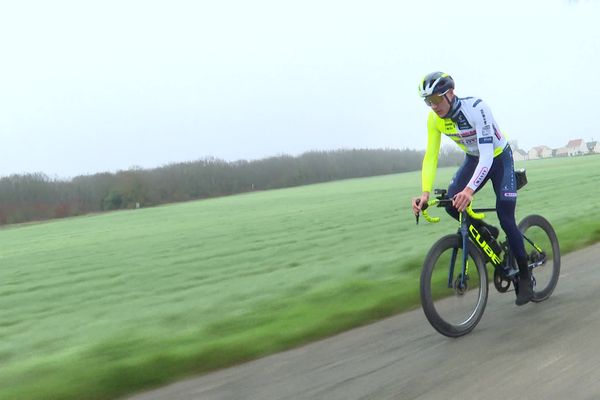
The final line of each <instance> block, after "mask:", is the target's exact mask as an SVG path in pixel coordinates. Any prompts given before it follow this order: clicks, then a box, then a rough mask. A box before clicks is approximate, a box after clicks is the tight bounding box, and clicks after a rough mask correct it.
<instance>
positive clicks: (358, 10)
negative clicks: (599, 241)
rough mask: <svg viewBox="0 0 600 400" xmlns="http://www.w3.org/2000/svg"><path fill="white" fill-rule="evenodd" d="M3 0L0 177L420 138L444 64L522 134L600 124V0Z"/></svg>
mask: <svg viewBox="0 0 600 400" xmlns="http://www.w3.org/2000/svg"><path fill="white" fill-rule="evenodd" d="M0 4H1V6H0V49H1V53H0V54H1V58H0V135H1V136H0V137H1V138H2V144H3V146H2V148H1V153H0V154H1V157H0V175H1V176H5V175H9V174H13V173H25V172H38V171H39V172H44V173H46V174H48V175H50V176H52V177H60V178H69V177H73V176H76V175H80V174H91V173H96V172H101V171H116V170H119V169H127V168H129V167H132V166H141V167H143V168H151V167H157V166H160V165H164V164H168V163H173V162H182V161H193V160H197V159H199V158H204V157H207V156H213V157H217V158H222V159H225V160H237V159H256V158H262V157H267V156H272V155H279V154H283V153H285V154H292V155H297V154H300V153H302V152H304V151H308V150H332V149H340V148H405V147H408V148H415V149H424V148H425V144H426V129H425V128H426V116H427V113H428V109H427V107H426V106H425V104H424V103H423V101H422V100H421V99H420V98H419V97H418V93H417V85H418V82H419V80H420V79H421V78H422V77H423V76H424V75H425V74H427V73H428V72H431V71H436V70H441V71H445V72H448V73H450V74H451V75H452V76H453V77H454V79H455V81H456V93H457V94H458V95H459V96H477V97H480V98H483V99H484V100H485V101H486V102H487V103H488V105H489V106H490V107H491V109H492V112H493V113H494V115H495V117H496V120H497V121H498V123H499V125H500V128H501V130H503V131H504V132H505V133H507V134H508V136H509V138H510V139H512V140H517V141H518V143H519V145H520V147H522V148H525V149H526V150H527V149H529V148H530V147H532V146H535V145H539V144H545V145H548V146H550V147H560V146H564V145H565V144H566V142H567V141H568V140H569V139H573V138H583V139H585V140H590V139H592V138H594V139H600V127H599V126H598V125H596V124H595V123H594V121H595V119H596V118H597V116H598V109H599V108H600V101H598V99H596V96H598V95H599V92H600V91H599V88H600V72H599V71H600V24H598V22H597V21H598V18H599V17H600V1H598V0H587V1H586V0H580V1H575V2H574V1H568V0H528V1H526V0H503V1H493V2H486V1H481V0H479V1H476V0H473V1H470V0H454V1H447V0H429V1H426V0H420V1H399V0H381V1H379V0H370V1H366V0H365V1H349V0H339V1H338V0H301V1H300V0H299V1H286V0H272V1H268V0H252V1H250V0H196V1H192V0H189V1H183V0H169V1H166V0H165V1H149V0H144V1H133V0H129V1H128V0H118V1H114V0H103V1H80V0H77V1H67V0H54V1H31V0H20V1H8V0H0ZM445 143H449V142H445Z"/></svg>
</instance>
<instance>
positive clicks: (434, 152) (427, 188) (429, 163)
mask: <svg viewBox="0 0 600 400" xmlns="http://www.w3.org/2000/svg"><path fill="white" fill-rule="evenodd" d="M441 137H442V134H441V132H440V130H439V129H438V128H437V126H436V124H435V115H434V113H433V111H432V112H430V113H429V118H428V119H427V149H426V150H425V157H423V168H422V169H421V182H422V188H423V193H430V192H431V189H432V187H433V181H434V180H435V173H436V170H437V163H438V154H439V153H440V141H441Z"/></svg>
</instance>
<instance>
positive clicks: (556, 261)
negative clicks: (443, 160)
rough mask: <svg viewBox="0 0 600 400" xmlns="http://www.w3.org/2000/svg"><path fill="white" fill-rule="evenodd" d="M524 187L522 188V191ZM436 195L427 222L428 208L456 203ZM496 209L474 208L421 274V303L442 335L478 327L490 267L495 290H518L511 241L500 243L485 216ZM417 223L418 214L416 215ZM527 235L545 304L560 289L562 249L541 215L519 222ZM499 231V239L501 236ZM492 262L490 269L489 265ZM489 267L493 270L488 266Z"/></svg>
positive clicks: (536, 292)
mask: <svg viewBox="0 0 600 400" xmlns="http://www.w3.org/2000/svg"><path fill="white" fill-rule="evenodd" d="M516 174H517V181H518V182H525V183H526V182H527V178H526V176H525V171H524V170H520V171H517V172H516ZM525 183H522V184H521V185H518V188H520V187H521V186H524V184H525ZM434 193H435V194H436V195H437V197H436V199H434V200H433V201H430V202H428V204H425V205H424V206H423V207H422V208H421V211H422V214H423V217H424V218H425V219H426V220H427V221H428V222H433V223H435V222H439V218H437V217H431V216H430V215H429V213H428V211H427V210H428V208H429V209H430V208H431V207H433V206H437V207H446V206H448V205H451V204H452V199H451V198H448V196H447V194H446V193H447V192H446V190H443V189H436V190H435V192H434ZM491 211H496V209H495V208H483V209H472V208H471V205H469V207H468V208H467V209H466V210H465V211H463V212H461V213H460V218H459V222H460V227H459V229H458V232H457V233H455V234H450V235H447V236H444V237H442V238H441V239H439V240H438V241H437V242H436V243H435V244H434V245H433V246H432V247H431V249H430V250H429V253H428V254H427V256H426V258H425V262H424V264H423V270H422V271H421V282H420V295H421V305H422V307H423V311H424V313H425V316H426V317H427V320H428V321H429V323H430V324H431V325H432V326H433V327H434V328H435V329H436V330H437V331H438V332H439V333H441V334H442V335H445V336H449V337H459V336H463V335H465V334H467V333H469V332H471V331H472V330H473V329H474V328H475V326H476V325H477V324H478V323H479V321H480V319H481V317H482V316H483V312H484V310H485V306H486V304H487V298H488V268H489V271H490V272H491V273H493V276H494V280H493V282H494V286H495V288H496V289H497V290H498V291H499V292H501V293H505V292H507V291H508V290H509V288H510V286H511V284H512V285H513V288H514V289H515V290H519V285H521V284H522V283H521V282H519V273H518V272H519V270H518V267H517V263H516V259H515V257H514V255H513V254H512V251H511V249H510V245H509V243H508V240H506V238H505V239H504V240H503V241H496V238H495V237H494V232H490V230H488V229H487V228H486V226H485V225H484V224H481V223H477V221H478V220H483V219H484V218H485V214H484V213H485V212H491ZM417 223H418V215H417ZM518 227H519V230H520V231H521V233H522V235H523V240H524V244H525V250H526V253H527V261H528V264H529V271H530V276H531V281H532V282H531V285H532V287H533V294H532V297H531V301H533V302H541V301H544V300H546V299H547V298H548V297H550V295H551V294H552V292H553V291H554V288H555V287H556V284H557V282H558V277H559V274H560V247H559V243H558V238H557V236H556V232H555V231H554V229H553V228H552V225H551V224H550V222H548V221H547V220H546V219H545V218H544V217H542V216H540V215H528V216H526V217H525V218H523V220H522V221H521V222H520V223H519V224H518ZM497 232H498V230H497V228H496V235H497ZM486 264H487V266H486ZM488 266H489V267H488Z"/></svg>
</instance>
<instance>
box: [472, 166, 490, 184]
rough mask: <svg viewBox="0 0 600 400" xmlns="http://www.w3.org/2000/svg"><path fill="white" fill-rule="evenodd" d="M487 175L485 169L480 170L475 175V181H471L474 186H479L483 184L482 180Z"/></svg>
mask: <svg viewBox="0 0 600 400" xmlns="http://www.w3.org/2000/svg"><path fill="white" fill-rule="evenodd" d="M487 173H488V169H487V168H486V167H483V168H481V171H480V172H479V175H477V178H475V180H474V181H473V183H474V184H475V186H479V185H481V182H483V179H484V178H485V176H486V175H487Z"/></svg>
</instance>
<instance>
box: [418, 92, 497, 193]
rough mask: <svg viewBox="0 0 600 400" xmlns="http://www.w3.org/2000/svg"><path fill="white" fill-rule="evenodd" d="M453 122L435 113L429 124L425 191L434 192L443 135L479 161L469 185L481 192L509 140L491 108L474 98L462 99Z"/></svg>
mask: <svg viewBox="0 0 600 400" xmlns="http://www.w3.org/2000/svg"><path fill="white" fill-rule="evenodd" d="M458 101H459V106H458V107H456V108H455V111H453V115H452V118H440V117H439V116H438V115H437V114H436V113H435V112H433V111H431V113H430V114H429V118H428V120H427V131H428V140H427V151H426V153H425V158H424V160H423V191H427V192H430V191H431V187H432V186H433V180H434V177H435V169H436V167H437V156H438V153H439V150H440V137H441V134H444V135H446V136H448V137H449V138H450V139H452V140H453V141H454V142H455V143H456V144H457V145H458V146H459V147H460V148H461V149H462V150H463V151H465V152H466V153H467V154H470V155H472V156H475V157H479V163H478V165H477V168H476V169H475V173H474V174H473V177H472V178H471V180H470V181H469V184H468V185H467V186H468V187H470V188H471V189H473V190H475V189H477V188H478V187H479V186H480V185H481V183H482V182H483V180H484V178H485V177H486V176H487V173H488V172H489V170H490V168H491V166H492V163H493V161H494V157H495V156H497V155H498V154H500V153H502V151H503V150H504V148H505V147H506V144H507V140H506V138H505V137H504V135H502V133H501V132H500V128H499V127H498V124H497V123H496V121H495V120H494V117H493V116H492V112H491V111H490V109H489V108H488V106H487V105H486V104H485V103H484V102H483V101H482V100H480V99H477V98H474V97H466V98H459V99H458Z"/></svg>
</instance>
